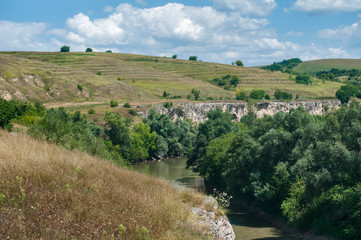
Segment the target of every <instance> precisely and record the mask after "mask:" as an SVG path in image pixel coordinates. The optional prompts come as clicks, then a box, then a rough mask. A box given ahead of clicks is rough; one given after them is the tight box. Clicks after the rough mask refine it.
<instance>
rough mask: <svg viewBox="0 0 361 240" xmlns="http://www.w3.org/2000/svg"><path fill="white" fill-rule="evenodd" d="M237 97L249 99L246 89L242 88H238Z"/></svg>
mask: <svg viewBox="0 0 361 240" xmlns="http://www.w3.org/2000/svg"><path fill="white" fill-rule="evenodd" d="M236 99H237V100H246V99H247V96H246V93H245V92H244V91H242V90H241V89H238V90H237V93H236Z"/></svg>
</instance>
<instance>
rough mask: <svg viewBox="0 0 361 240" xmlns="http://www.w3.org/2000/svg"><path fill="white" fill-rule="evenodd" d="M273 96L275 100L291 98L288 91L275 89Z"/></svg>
mask: <svg viewBox="0 0 361 240" xmlns="http://www.w3.org/2000/svg"><path fill="white" fill-rule="evenodd" d="M275 98H276V99H277V100H291V99H292V94H291V93H288V92H282V91H280V90H277V91H276V92H275Z"/></svg>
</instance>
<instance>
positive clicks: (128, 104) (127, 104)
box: [123, 102, 131, 108]
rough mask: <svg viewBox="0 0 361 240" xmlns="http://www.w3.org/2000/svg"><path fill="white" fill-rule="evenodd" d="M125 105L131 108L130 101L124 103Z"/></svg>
mask: <svg viewBox="0 0 361 240" xmlns="http://www.w3.org/2000/svg"><path fill="white" fill-rule="evenodd" d="M123 107H125V108H131V106H130V103H128V102H126V103H124V105H123Z"/></svg>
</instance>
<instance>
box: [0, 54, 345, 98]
mask: <svg viewBox="0 0 361 240" xmlns="http://www.w3.org/2000/svg"><path fill="white" fill-rule="evenodd" d="M228 74H230V75H237V76H238V77H239V79H240V80H241V83H240V84H238V86H237V88H241V89H243V90H245V91H247V92H249V91H251V90H252V89H255V88H257V89H264V90H266V91H267V92H268V93H270V94H271V95H272V94H273V92H274V91H275V90H277V89H278V90H286V91H289V92H291V93H294V95H296V94H298V95H299V96H300V97H301V98H317V97H333V96H334V93H335V91H336V90H337V89H338V88H339V84H338V83H326V84H316V85H315V86H303V85H299V84H296V83H295V82H294V81H292V80H289V79H288V75H286V74H282V73H279V72H269V71H265V70H261V69H257V68H244V67H238V66H232V65H225V64H218V63H206V62H200V61H188V60H179V59H171V58H165V57H151V56H140V55H132V54H117V53H44V52H41V53H40V52H1V53H0V96H1V97H3V98H11V97H12V98H19V99H24V100H25V99H31V100H39V101H42V102H47V103H56V102H61V103H66V102H85V101H88V102H91V103H93V104H94V103H105V102H106V101H109V100H110V99H116V100H120V101H143V102H152V101H158V100H159V99H161V98H162V94H163V91H167V92H169V93H170V94H171V95H170V97H172V96H180V97H181V98H182V99H183V100H184V99H186V97H187V95H188V94H189V93H190V91H191V89H192V88H196V89H197V90H200V92H201V94H200V97H201V99H203V100H207V99H210V98H212V99H220V98H222V99H233V98H234V97H235V90H236V88H232V89H230V90H224V89H223V88H221V87H218V86H215V85H212V84H210V83H209V82H208V81H210V80H212V79H213V78H216V77H222V76H225V75H228Z"/></svg>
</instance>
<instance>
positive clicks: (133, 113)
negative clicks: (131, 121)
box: [128, 109, 137, 116]
mask: <svg viewBox="0 0 361 240" xmlns="http://www.w3.org/2000/svg"><path fill="white" fill-rule="evenodd" d="M128 112H129V114H130V115H133V116H136V115H137V112H136V111H135V110H134V109H129V111H128Z"/></svg>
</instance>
